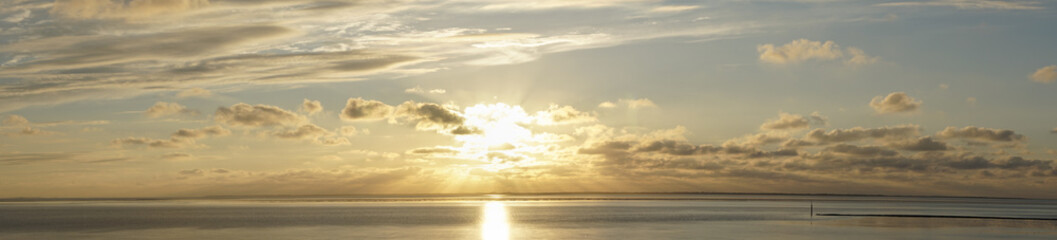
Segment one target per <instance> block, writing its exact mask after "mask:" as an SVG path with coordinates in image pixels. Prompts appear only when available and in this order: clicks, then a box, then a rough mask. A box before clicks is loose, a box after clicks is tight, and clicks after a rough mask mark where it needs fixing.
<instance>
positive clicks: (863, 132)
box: [805, 125, 921, 144]
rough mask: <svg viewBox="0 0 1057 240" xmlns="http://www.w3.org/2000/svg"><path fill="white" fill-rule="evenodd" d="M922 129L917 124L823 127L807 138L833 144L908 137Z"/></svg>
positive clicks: (812, 132) (809, 134) (813, 131)
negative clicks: (877, 126)
mask: <svg viewBox="0 0 1057 240" xmlns="http://www.w3.org/2000/svg"><path fill="white" fill-rule="evenodd" d="M920 131H921V128H920V127H918V126H917V125H901V126H895V127H882V128H862V127H855V128H849V129H834V130H830V131H829V132H826V131H825V130H822V129H815V130H812V131H811V132H808V133H807V136H806V137H805V138H806V139H809V140H812V141H815V142H817V143H820V144H832V143H840V142H853V141H860V140H865V139H885V138H894V139H899V138H907V137H913V136H917V135H918V134H920Z"/></svg>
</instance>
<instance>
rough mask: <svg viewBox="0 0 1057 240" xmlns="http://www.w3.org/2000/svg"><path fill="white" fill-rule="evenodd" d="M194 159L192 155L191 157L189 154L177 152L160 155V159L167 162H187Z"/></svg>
mask: <svg viewBox="0 0 1057 240" xmlns="http://www.w3.org/2000/svg"><path fill="white" fill-rule="evenodd" d="M194 158H195V156H194V155H191V154H189V153H179V152H177V153H166V154H163V155H161V159H163V160H168V161H187V160H193V159H194Z"/></svg>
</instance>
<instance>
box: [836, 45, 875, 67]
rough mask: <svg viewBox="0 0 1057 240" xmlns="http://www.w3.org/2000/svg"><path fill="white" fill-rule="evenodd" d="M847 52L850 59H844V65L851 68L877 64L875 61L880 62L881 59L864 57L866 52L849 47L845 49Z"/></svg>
mask: <svg viewBox="0 0 1057 240" xmlns="http://www.w3.org/2000/svg"><path fill="white" fill-rule="evenodd" d="M847 52H848V54H850V55H851V58H848V59H845V60H844V64H847V65H851V66H860V65H870V64H874V63H877V61H880V59H881V58H879V57H873V56H870V55H866V52H864V51H863V50H862V49H858V48H853V47H849V48H847Z"/></svg>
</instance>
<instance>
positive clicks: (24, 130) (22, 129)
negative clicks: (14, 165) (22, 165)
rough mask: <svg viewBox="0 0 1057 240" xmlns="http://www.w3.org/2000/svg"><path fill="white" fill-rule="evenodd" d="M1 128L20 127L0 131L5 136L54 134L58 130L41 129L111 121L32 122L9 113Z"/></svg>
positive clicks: (0, 125) (99, 123)
mask: <svg viewBox="0 0 1057 240" xmlns="http://www.w3.org/2000/svg"><path fill="white" fill-rule="evenodd" d="M0 123H2V124H0V130H7V129H19V130H16V131H10V132H0V135H4V136H40V135H52V134H56V133H57V132H52V131H45V130H41V129H40V128H41V127H55V126H66V125H101V124H109V123H110V122H109V121H86V122H80V121H58V122H36V123H35V122H31V121H29V119H26V118H25V117H23V116H21V115H15V114H11V115H7V116H6V117H4V120H3V121H0Z"/></svg>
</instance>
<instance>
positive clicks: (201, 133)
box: [172, 126, 231, 138]
mask: <svg viewBox="0 0 1057 240" xmlns="http://www.w3.org/2000/svg"><path fill="white" fill-rule="evenodd" d="M230 134H231V130H228V129H226V128H224V127H221V126H211V127H205V128H202V129H180V130H177V131H176V132H175V133H173V134H172V137H179V138H204V137H216V136H227V135H230Z"/></svg>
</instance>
